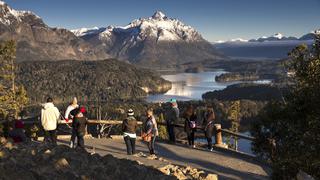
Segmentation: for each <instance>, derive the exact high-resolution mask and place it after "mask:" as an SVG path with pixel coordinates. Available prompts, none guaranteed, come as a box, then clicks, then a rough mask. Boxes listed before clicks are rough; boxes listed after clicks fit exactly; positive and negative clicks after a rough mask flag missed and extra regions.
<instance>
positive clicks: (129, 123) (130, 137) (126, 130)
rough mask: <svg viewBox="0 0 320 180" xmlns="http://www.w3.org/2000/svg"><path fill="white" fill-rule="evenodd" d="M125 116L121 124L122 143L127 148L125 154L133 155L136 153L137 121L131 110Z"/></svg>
mask: <svg viewBox="0 0 320 180" xmlns="http://www.w3.org/2000/svg"><path fill="white" fill-rule="evenodd" d="M127 115H128V116H127V118H126V119H125V120H123V122H122V132H123V137H124V142H125V143H126V146H127V154H128V155H133V154H135V153H136V138H137V135H136V130H137V120H136V118H134V112H133V110H132V109H129V110H128V112H127Z"/></svg>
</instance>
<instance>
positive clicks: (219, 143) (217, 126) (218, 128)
mask: <svg viewBox="0 0 320 180" xmlns="http://www.w3.org/2000/svg"><path fill="white" fill-rule="evenodd" d="M214 127H215V140H216V143H215V146H217V147H222V148H228V146H227V145H226V144H223V142H222V131H221V124H214Z"/></svg>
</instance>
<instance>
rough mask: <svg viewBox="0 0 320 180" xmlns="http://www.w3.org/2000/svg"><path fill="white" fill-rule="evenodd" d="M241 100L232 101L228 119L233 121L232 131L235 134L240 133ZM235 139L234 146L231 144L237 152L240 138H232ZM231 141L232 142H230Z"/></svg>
mask: <svg viewBox="0 0 320 180" xmlns="http://www.w3.org/2000/svg"><path fill="white" fill-rule="evenodd" d="M240 110H241V108H240V100H237V101H232V102H231V106H230V109H229V112H228V119H229V120H230V121H231V128H230V130H231V131H233V132H239V125H240ZM229 138H233V140H234V144H232V145H231V144H230V145H231V146H232V147H233V148H234V149H235V150H238V137H235V136H231V137H229ZM229 141H230V140H229Z"/></svg>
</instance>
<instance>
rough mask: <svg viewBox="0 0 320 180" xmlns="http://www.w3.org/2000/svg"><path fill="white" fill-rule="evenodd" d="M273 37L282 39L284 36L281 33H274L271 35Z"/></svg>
mask: <svg viewBox="0 0 320 180" xmlns="http://www.w3.org/2000/svg"><path fill="white" fill-rule="evenodd" d="M273 37H275V38H277V39H282V38H283V37H284V36H283V35H282V34H281V33H276V34H275V35H273Z"/></svg>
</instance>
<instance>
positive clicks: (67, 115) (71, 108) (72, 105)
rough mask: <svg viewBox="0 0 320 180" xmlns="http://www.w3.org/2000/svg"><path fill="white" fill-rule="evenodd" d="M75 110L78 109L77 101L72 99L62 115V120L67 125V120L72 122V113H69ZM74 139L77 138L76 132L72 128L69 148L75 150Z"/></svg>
mask: <svg viewBox="0 0 320 180" xmlns="http://www.w3.org/2000/svg"><path fill="white" fill-rule="evenodd" d="M77 108H79V105H78V100H77V98H76V97H74V98H73V100H72V102H71V103H70V105H69V106H68V107H67V110H66V112H65V114H64V119H65V120H66V122H67V123H68V121H69V119H71V120H73V118H74V113H71V112H72V111H74V110H75V109H77ZM76 137H77V132H76V131H75V130H74V128H72V132H71V139H70V148H75V141H76Z"/></svg>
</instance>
